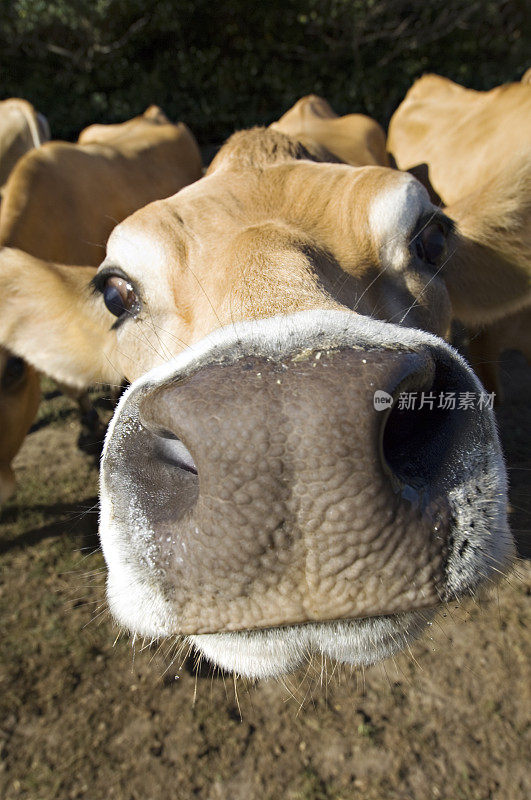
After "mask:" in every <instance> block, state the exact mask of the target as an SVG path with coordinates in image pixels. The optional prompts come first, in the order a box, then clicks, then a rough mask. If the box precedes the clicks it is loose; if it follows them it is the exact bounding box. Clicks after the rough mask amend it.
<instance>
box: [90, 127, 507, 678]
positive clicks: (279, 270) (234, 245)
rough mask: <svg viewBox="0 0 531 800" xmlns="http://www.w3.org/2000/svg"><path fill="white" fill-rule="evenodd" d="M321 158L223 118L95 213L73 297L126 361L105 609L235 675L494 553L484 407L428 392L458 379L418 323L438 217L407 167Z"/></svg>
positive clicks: (439, 241)
mask: <svg viewBox="0 0 531 800" xmlns="http://www.w3.org/2000/svg"><path fill="white" fill-rule="evenodd" d="M325 158H326V154H324V153H323V152H322V151H321V149H320V148H316V149H315V150H312V149H311V148H310V149H305V148H304V147H302V146H301V145H300V144H299V143H297V142H296V141H294V140H292V139H290V138H288V137H287V136H285V135H284V134H282V133H280V132H275V131H267V130H262V129H256V130H254V131H250V132H245V133H241V134H237V135H236V136H235V137H233V138H232V139H231V140H229V143H228V144H227V145H226V146H225V148H224V149H223V150H222V151H221V152H220V154H219V155H218V156H217V158H216V159H215V161H214V163H213V165H212V167H211V169H210V171H209V173H208V174H207V176H206V177H205V178H203V179H201V180H200V181H198V182H197V183H196V184H194V185H192V186H189V187H187V188H185V189H184V190H182V191H181V192H179V193H178V194H177V195H175V196H173V197H172V198H169V199H167V200H162V201H157V202H156V203H153V204H151V205H149V206H147V207H145V208H144V209H141V210H140V211H138V212H136V213H135V214H134V215H132V216H131V217H129V218H128V219H127V220H125V221H124V222H123V223H121V224H120V225H119V226H118V227H117V228H116V229H115V230H114V232H113V233H112V235H111V237H110V240H109V243H108V248H107V258H106V259H105V261H104V263H103V264H102V265H101V267H100V269H99V271H98V273H97V275H96V276H95V278H94V280H93V287H94V292H95V294H94V296H93V297H92V298H91V299H90V302H89V301H87V302H86V303H85V304H84V307H83V308H84V310H81V309H80V307H79V304H78V305H76V309H80V310H79V315H80V316H81V317H87V316H91V318H92V319H94V320H95V319H96V317H97V318H98V319H101V315H102V314H103V313H106V314H107V317H108V323H107V330H106V331H105V332H104V333H102V334H101V339H100V340H98V343H97V348H95V353H94V358H96V359H97V358H98V352H99V349H101V352H102V353H104V356H105V358H103V356H102V359H101V369H102V370H104V368H107V369H108V364H109V363H111V364H112V367H113V369H114V370H115V371H116V372H117V373H122V374H124V375H126V376H127V377H128V378H130V379H131V380H133V381H134V383H133V384H132V386H131V388H130V389H129V390H128V392H127V393H126V395H125V396H124V397H123V399H122V400H121V402H120V405H119V407H118V409H117V411H116V414H115V416H114V419H113V422H112V424H111V426H110V429H109V432H108V435H107V439H106V444H105V451H104V456H103V461H102V469H101V529H100V530H101V539H102V546H103V551H104V554H105V557H106V560H107V563H108V567H109V580H108V597H109V602H110V606H111V609H112V611H113V613H114V615H115V617H116V618H117V620H118V622H119V623H120V624H121V625H122V626H124V627H126V628H127V629H129V630H131V631H133V632H138V633H140V634H143V635H146V636H149V637H161V636H174V635H177V634H182V635H186V636H189V637H190V638H191V641H193V643H194V644H195V645H196V646H197V647H198V648H199V650H200V651H201V652H202V653H204V654H205V655H207V656H208V658H210V659H211V660H212V661H213V662H214V663H217V664H219V665H221V666H223V667H225V668H228V669H234V670H236V671H237V672H239V673H241V674H246V675H250V676H266V675H272V674H280V673H282V672H285V671H287V670H289V669H292V668H294V667H296V666H297V665H298V664H300V663H301V661H303V660H304V658H305V657H306V655H307V654H308V653H312V652H318V653H322V654H328V655H330V656H332V657H334V658H337V659H339V660H340V661H344V662H348V663H356V664H369V663H372V662H374V661H375V660H377V659H379V658H381V657H383V656H385V655H387V654H389V653H392V652H394V651H395V650H396V649H399V648H400V647H401V646H403V644H404V643H405V642H406V641H408V640H409V639H410V638H411V637H413V636H414V635H416V634H417V633H418V631H419V630H420V629H421V628H422V626H423V624H424V622H425V621H426V620H427V619H429V617H430V615H431V613H432V609H433V608H434V607H436V606H437V605H438V604H439V603H441V602H444V601H446V600H450V599H452V598H455V597H458V596H461V595H462V594H468V593H469V592H470V591H471V590H473V589H474V588H475V587H476V586H477V585H478V584H479V583H481V582H482V581H485V580H488V579H490V578H491V577H492V576H493V575H495V574H498V572H499V571H500V570H503V569H504V568H505V566H506V565H507V563H508V561H509V560H510V557H511V552H512V543H511V537H510V534H509V532H508V529H507V522H506V513H505V503H506V488H505V471H504V467H503V462H502V458H501V454H500V448H499V443H498V439H497V434H496V430H495V426H494V422H493V417H492V412H491V411H489V410H488V409H486V408H484V407H481V406H480V404H478V403H476V404H475V405H474V407H473V408H467V409H465V408H463V409H458V408H456V409H455V410H451V409H450V410H448V409H447V408H443V407H439V406H438V402H437V401H438V400H439V397H440V396H441V395H444V396H446V395H448V394H452V393H453V395H454V396H455V397H460V396H461V395H466V396H469V395H474V396H476V397H477V396H478V395H479V393H480V391H481V387H480V385H479V383H478V381H477V379H476V378H475V376H474V375H473V373H472V372H471V371H470V369H469V368H468V367H467V366H466V364H465V363H464V362H463V361H462V359H461V358H460V357H459V356H458V355H457V354H456V353H455V352H454V351H453V350H452V349H451V348H450V347H449V346H447V345H446V344H445V343H444V342H443V340H442V339H441V338H439V337H440V336H444V335H445V334H446V332H447V330H448V325H449V321H450V304H449V300H448V295H447V291H446V287H445V284H444V282H443V280H442V273H443V270H444V265H445V263H446V260H447V259H448V257H449V256H450V255H452V254H453V253H454V252H455V251H457V250H458V249H459V238H458V237H457V236H456V235H455V234H454V232H453V226H452V223H451V221H450V220H449V219H448V218H447V217H445V216H444V215H443V214H441V213H440V212H439V211H438V209H437V208H435V207H434V206H433V205H432V204H431V202H430V200H429V197H428V195H427V193H426V191H425V189H424V188H423V187H422V186H421V185H420V184H419V183H418V182H417V181H416V180H415V179H414V178H413V177H412V176H410V175H407V174H403V173H398V172H396V171H393V170H390V169H386V168H380V167H362V168H354V167H350V166H347V165H345V164H337V163H326V162H325V161H323V160H322V159H325ZM105 307H106V308H107V311H105ZM80 327H81V326H80V325H79V324H78V329H79V328H80ZM421 329H422V330H421ZM104 361H105V365H106V367H104V363H103V362H104ZM404 393H412V394H414V395H415V396H416V397H417V399H418V398H419V396H420V394H421V393H424V395H425V396H426V397H428V398H431V406H430V401H429V400H428V402H427V404H423V406H422V407H419V406H418V404H417V407H415V408H414V409H408V408H406V407H402V406H401V405H400V403H399V398H400V396H402V395H403V394H404ZM382 397H383V398H384V400H385V410H383V411H382V410H379V409H380V405H378V402H377V400H378V398H382Z"/></svg>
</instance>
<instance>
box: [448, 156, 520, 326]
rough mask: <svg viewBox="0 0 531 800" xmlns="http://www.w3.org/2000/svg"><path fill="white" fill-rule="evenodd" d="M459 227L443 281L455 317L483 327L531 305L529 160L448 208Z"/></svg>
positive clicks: (495, 177)
mask: <svg viewBox="0 0 531 800" xmlns="http://www.w3.org/2000/svg"><path fill="white" fill-rule="evenodd" d="M445 213H446V214H447V215H448V216H449V217H451V218H452V219H453V220H454V222H455V223H456V237H455V241H454V243H453V245H452V248H451V251H452V255H451V257H450V258H449V260H448V264H447V265H446V266H445V269H444V279H445V283H446V286H447V288H448V292H449V294H450V299H451V301H452V306H453V310H454V316H455V317H457V319H459V320H461V321H462V322H464V323H465V324H467V325H483V324H488V323H489V322H493V321H494V320H497V319H501V318H502V317H504V316H506V315H507V314H510V313H512V312H514V311H518V310H519V309H520V308H522V307H523V306H525V305H528V304H529V302H530V300H531V268H530V266H529V265H530V264H531V240H530V238H529V233H528V231H529V226H530V225H531V161H530V162H529V163H527V164H521V163H520V164H514V165H513V167H512V168H511V166H510V165H509V167H508V168H507V169H506V168H505V167H504V169H503V171H502V172H500V173H499V174H497V175H495V176H494V177H492V178H491V179H490V180H488V181H486V182H485V183H484V184H483V185H482V186H481V187H480V188H479V189H478V191H476V192H474V193H473V194H470V195H468V196H467V197H465V198H463V199H462V200H460V201H459V202H457V203H454V204H452V205H450V206H448V207H447V208H446V209H445Z"/></svg>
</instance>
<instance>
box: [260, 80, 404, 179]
mask: <svg viewBox="0 0 531 800" xmlns="http://www.w3.org/2000/svg"><path fill="white" fill-rule="evenodd" d="M270 127H271V129H272V130H277V131H280V132H281V133H285V134H287V135H288V136H292V137H294V138H296V139H297V140H298V141H299V142H303V143H304V142H305V141H306V140H308V141H309V142H311V143H312V145H313V147H315V145H319V146H321V147H323V148H324V149H325V150H326V151H327V153H328V154H330V153H331V154H332V155H334V156H335V157H336V158H337V159H338V160H339V161H341V162H343V163H345V164H351V165H352V166H353V167H366V166H370V165H372V166H380V167H388V166H389V157H388V155H387V150H386V139H385V132H384V130H383V128H382V127H381V125H379V124H378V123H377V122H376V120H374V119H371V117H367V116H365V114H348V115H347V116H344V117H339V116H338V115H337V114H336V113H335V111H334V110H333V109H332V107H331V106H330V104H329V103H328V102H327V101H326V100H325V99H324V98H323V97H319V96H318V95H315V94H311V95H307V96H306V97H302V98H301V99H300V100H298V101H297V102H296V103H295V105H294V106H293V108H290V110H289V111H287V112H286V113H285V114H284V115H283V116H282V117H281V118H280V119H279V120H278V122H274V123H273V124H272V125H271V126H270Z"/></svg>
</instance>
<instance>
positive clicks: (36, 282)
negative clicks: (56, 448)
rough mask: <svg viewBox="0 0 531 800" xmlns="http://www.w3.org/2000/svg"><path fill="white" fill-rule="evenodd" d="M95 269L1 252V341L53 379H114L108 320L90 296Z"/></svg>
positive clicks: (82, 382)
mask: <svg viewBox="0 0 531 800" xmlns="http://www.w3.org/2000/svg"><path fill="white" fill-rule="evenodd" d="M96 271H97V270H96V268H95V267H73V266H65V265H60V264H51V263H49V262H46V261H41V260H40V259H38V258H34V257H33V256H30V255H28V254H27V253H24V252H23V251H21V250H16V249H13V248H8V247H4V248H3V249H2V250H1V251H0V345H3V346H4V347H6V348H7V349H8V350H10V351H11V352H12V353H15V354H16V355H19V356H21V357H22V358H24V359H25V360H26V361H27V362H28V363H29V364H31V365H32V366H34V367H35V368H36V369H38V370H39V371H41V372H44V373H45V374H47V375H49V376H50V377H52V378H54V379H55V380H57V381H59V382H62V383H65V384H67V385H69V386H72V387H77V388H84V387H86V386H89V385H90V384H91V383H95V382H104V383H117V382H119V381H120V380H121V379H122V375H121V374H120V372H119V370H118V369H117V368H116V367H115V366H114V358H113V353H114V348H115V346H116V337H115V334H114V332H113V331H112V330H111V325H112V321H113V318H112V317H111V315H110V314H109V312H108V311H106V309H105V307H104V306H103V303H101V302H98V298H97V297H95V296H94V294H93V291H92V287H91V285H90V281H91V280H92V278H93V277H94V275H95V274H96Z"/></svg>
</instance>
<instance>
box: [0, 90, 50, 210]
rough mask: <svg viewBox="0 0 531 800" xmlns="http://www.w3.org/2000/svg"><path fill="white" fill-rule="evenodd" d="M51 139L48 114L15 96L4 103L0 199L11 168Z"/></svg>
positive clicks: (0, 135) (0, 112) (0, 129)
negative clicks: (25, 155)
mask: <svg viewBox="0 0 531 800" xmlns="http://www.w3.org/2000/svg"><path fill="white" fill-rule="evenodd" d="M49 138H50V126H49V125H48V121H47V120H46V117H43V115H42V114H39V113H38V111H35V109H34V108H33V106H32V105H31V103H28V101H27V100H21V99H19V98H18V97H12V98H10V99H9V100H2V102H1V103H0V199H1V198H2V195H3V193H4V188H5V184H6V182H7V179H8V177H9V175H10V173H11V170H12V169H13V167H14V166H15V164H16V163H17V161H18V160H19V158H21V157H22V156H23V155H24V154H25V153H27V152H28V150H32V149H33V148H34V147H40V146H41V144H43V143H44V142H47V141H48V139H49Z"/></svg>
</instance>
